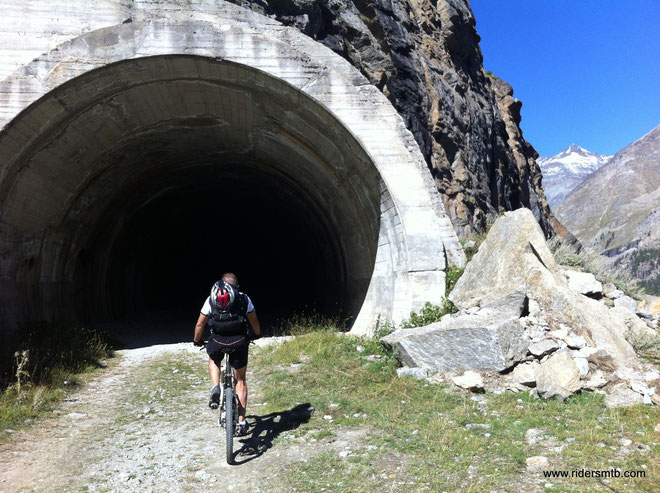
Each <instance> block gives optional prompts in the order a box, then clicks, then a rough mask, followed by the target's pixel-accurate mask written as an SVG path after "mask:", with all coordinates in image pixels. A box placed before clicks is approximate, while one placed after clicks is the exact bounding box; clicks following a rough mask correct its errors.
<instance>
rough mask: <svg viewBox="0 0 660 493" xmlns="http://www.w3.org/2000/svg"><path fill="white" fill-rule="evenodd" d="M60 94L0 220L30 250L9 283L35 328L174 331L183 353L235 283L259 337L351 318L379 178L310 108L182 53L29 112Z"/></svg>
mask: <svg viewBox="0 0 660 493" xmlns="http://www.w3.org/2000/svg"><path fill="white" fill-rule="evenodd" d="M67 96H69V97H71V98H72V99H71V100H70V102H69V107H68V110H67V112H66V113H65V115H63V118H60V119H57V118H53V119H52V120H51V121H49V125H46V126H45V128H43V129H42V131H41V134H40V138H39V139H37V141H35V142H34V145H32V146H26V149H25V150H24V151H23V153H22V158H23V164H24V166H23V167H22V169H21V170H20V173H19V176H20V180H18V183H17V185H16V186H15V187H14V189H13V191H12V193H13V195H14V196H16V195H18V196H21V194H23V196H28V197H30V200H28V201H26V203H27V205H25V203H23V202H20V201H13V202H12V201H9V202H8V203H6V204H5V205H6V207H5V214H4V218H3V219H4V220H5V222H6V223H9V222H11V221H14V226H15V227H16V228H22V229H23V230H24V232H25V230H28V231H27V232H28V233H30V231H29V230H30V229H32V231H31V233H32V234H33V235H35V237H36V238H40V242H41V246H40V247H39V252H38V254H37V255H31V256H28V257H29V268H24V270H23V272H22V273H20V274H19V277H21V278H22V280H23V281H24V282H27V284H28V285H29V286H31V287H29V289H28V291H30V290H31V291H32V292H33V293H35V294H36V295H37V296H36V297H35V298H36V299H34V301H35V302H37V303H38V304H39V305H40V307H39V313H40V315H41V316H42V317H43V318H47V319H54V320H58V319H59V320H86V321H92V322H108V321H110V322H112V321H122V322H126V321H131V320H135V319H140V320H142V321H154V326H162V323H161V322H165V321H174V320H182V321H186V324H185V325H184V327H185V335H182V337H183V340H188V339H189V335H190V334H189V332H190V327H191V324H192V323H194V321H195V320H196V318H197V316H198V314H199V310H200V308H201V306H202V303H203V302H204V299H205V298H206V296H208V293H209V291H210V288H211V286H212V284H213V283H214V282H215V281H216V280H217V279H219V278H220V276H221V275H222V273H224V272H227V271H231V272H235V273H236V274H237V275H238V277H239V281H240V284H241V289H242V290H243V291H244V292H246V293H248V294H249V295H250V296H251V298H252V300H253V302H254V304H255V306H256V307H257V309H258V310H257V311H258V314H259V317H260V319H261V320H262V321H263V322H265V323H266V325H270V324H276V323H278V322H279V321H281V320H282V319H283V318H286V317H289V316H291V315H293V314H297V313H303V312H306V313H309V312H316V313H319V314H322V315H327V316H335V315H340V316H342V317H344V318H345V319H346V320H347V324H348V325H349V326H350V324H351V323H352V322H353V321H354V320H355V317H356V316H357V314H358V312H359V310H360V308H361V306H362V303H363V301H364V299H365V296H366V293H367V288H368V286H369V283H370V280H371V275H372V272H373V269H374V265H375V261H376V251H377V249H378V238H379V231H380V217H381V213H380V206H381V199H382V197H381V194H382V190H383V187H382V186H381V183H382V180H381V178H380V175H379V173H378V171H377V170H376V168H375V166H374V165H373V163H372V162H371V161H370V159H369V157H368V156H367V155H366V153H365V152H364V150H363V149H362V148H361V146H360V145H359V144H358V143H357V142H356V141H355V138H354V137H353V136H352V135H351V134H350V133H349V132H348V131H347V130H346V129H345V128H344V126H343V125H341V124H340V123H339V122H338V121H337V120H336V118H334V117H333V116H332V115H331V114H330V113H328V112H327V111H326V110H325V109H323V108H322V107H321V106H320V105H319V104H318V103H316V102H314V101H313V100H311V99H310V98H309V97H307V96H304V95H303V94H301V93H300V91H298V90H297V89H295V88H294V87H292V86H290V85H288V84H287V83H286V82H283V81H281V80H278V79H274V78H271V77H267V76H264V75H263V74H260V73H258V72H256V71H255V70H254V69H251V68H250V67H246V66H242V65H238V64H234V63H229V62H220V61H217V60H212V59H208V58H203V57H193V56H178V55H177V56H169V55H168V56H155V57H149V58H140V59H135V60H125V61H122V62H118V63H115V64H112V65H109V66H107V67H104V68H101V69H98V70H94V71H92V72H89V73H87V74H85V75H83V76H80V77H78V78H75V79H73V80H71V81H70V82H68V83H67V84H64V85H63V86H61V87H60V88H58V89H56V90H54V91H52V92H51V93H49V94H48V95H47V96H46V97H45V98H44V101H40V102H38V103H37V104H36V106H39V105H40V104H41V105H47V104H48V103H49V100H55V101H62V100H63V99H64V98H66V97H67ZM34 218H36V220H34ZM25 262H26V261H25V260H24V261H23V264H24V265H27V264H26V263H25ZM155 322H158V323H155ZM105 326H106V327H107V326H108V325H107V324H105ZM182 334H184V333H183V332H182Z"/></svg>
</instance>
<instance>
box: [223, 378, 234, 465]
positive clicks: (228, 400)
mask: <svg viewBox="0 0 660 493" xmlns="http://www.w3.org/2000/svg"><path fill="white" fill-rule="evenodd" d="M235 413H236V408H235V406H234V390H233V389H232V388H231V387H227V388H226V389H225V430H226V432H227V437H226V441H227V445H226V449H227V464H231V463H232V461H233V460H234V414H235Z"/></svg>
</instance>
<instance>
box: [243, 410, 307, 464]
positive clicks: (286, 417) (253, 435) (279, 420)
mask: <svg viewBox="0 0 660 493" xmlns="http://www.w3.org/2000/svg"><path fill="white" fill-rule="evenodd" d="M313 412H314V408H313V407H312V406H311V404H310V403H309V402H307V403H305V404H298V405H297V406H295V407H293V408H291V409H289V410H287V411H282V412H278V413H270V414H267V415H266V416H248V417H249V418H253V419H254V421H255V424H254V425H253V426H252V427H251V428H250V430H249V432H248V433H249V434H248V435H247V436H246V437H245V438H242V439H241V440H240V442H241V444H242V445H243V446H242V447H241V448H240V449H239V450H237V451H236V454H235V456H234V459H235V460H234V465H241V464H245V463H246V462H249V461H251V460H254V459H256V458H257V457H260V456H262V455H263V454H264V453H265V452H266V451H267V450H268V449H269V448H271V447H272V446H273V441H274V440H275V439H276V438H277V437H278V436H279V435H280V434H282V433H284V432H285V431H290V430H295V429H296V428H298V427H299V426H300V425H301V424H304V423H307V422H308V421H309V420H310V418H311V417H312V413H313Z"/></svg>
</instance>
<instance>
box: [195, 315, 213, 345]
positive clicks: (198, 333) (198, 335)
mask: <svg viewBox="0 0 660 493" xmlns="http://www.w3.org/2000/svg"><path fill="white" fill-rule="evenodd" d="M208 319H209V317H207V316H206V315H204V314H203V313H200V314H199V318H198V319H197V324H196V325H195V336H194V337H193V341H195V342H199V341H201V340H202V335H204V326H205V325H206V321H207V320H208Z"/></svg>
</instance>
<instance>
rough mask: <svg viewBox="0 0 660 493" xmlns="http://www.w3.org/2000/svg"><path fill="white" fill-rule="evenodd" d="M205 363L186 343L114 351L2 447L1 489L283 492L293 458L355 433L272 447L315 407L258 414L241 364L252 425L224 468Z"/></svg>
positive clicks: (344, 442)
mask: <svg viewBox="0 0 660 493" xmlns="http://www.w3.org/2000/svg"><path fill="white" fill-rule="evenodd" d="M260 342H261V341H260ZM265 342H266V341H264V343H265ZM271 342H272V341H271ZM205 371H206V355H205V353H203V352H200V351H199V350H197V349H196V348H194V347H193V346H192V345H191V344H189V343H186V344H183V343H180V344H168V345H158V346H150V347H144V348H138V349H130V350H124V351H119V358H117V359H116V360H114V361H112V362H111V364H110V366H109V368H108V369H106V370H102V371H101V372H99V373H97V374H96V375H94V376H93V377H92V378H91V380H90V381H89V382H88V383H86V384H85V385H84V386H83V387H81V389H80V390H79V391H78V392H76V393H72V394H70V395H69V397H68V398H67V399H66V401H65V402H63V403H62V404H61V406H60V407H59V409H57V410H56V411H54V412H53V414H52V416H51V417H49V418H47V419H45V420H43V421H40V422H39V423H38V424H36V425H34V426H32V427H31V428H30V429H28V430H26V431H21V432H16V433H15V434H14V439H13V440H12V441H11V442H8V443H5V444H4V445H1V446H0V468H1V470H2V473H1V475H0V491H2V492H5V491H6V492H16V491H40V492H43V491H140V492H143V491H145V492H148V491H159V492H160V491H181V492H187V491H200V490H202V491H208V490H211V489H212V490H215V491H234V492H243V491H245V492H247V491H250V492H255V491H257V492H258V491H269V492H273V491H289V490H290V488H288V487H287V486H286V483H285V481H284V480H283V476H284V475H286V471H287V467H288V466H289V465H290V464H292V463H297V462H300V461H306V460H307V459H308V458H309V457H312V456H313V455H315V454H316V453H319V452H321V451H322V450H328V447H330V449H332V448H333V443H339V444H341V446H342V447H346V446H350V445H351V443H352V442H356V441H358V440H359V439H360V431H359V430H357V431H356V430H353V431H351V432H350V433H349V435H347V436H345V437H341V438H342V439H341V440H337V441H335V442H333V443H321V442H317V443H307V441H306V440H304V439H302V438H300V437H298V438H294V437H292V439H291V440H279V441H278V442H277V443H276V444H275V445H273V441H274V439H275V438H278V437H286V436H287V434H289V435H290V434H291V430H293V429H295V428H296V427H297V426H299V425H300V424H301V423H304V422H306V421H308V420H309V419H310V416H311V413H312V412H313V409H311V408H309V405H305V404H299V405H297V406H295V407H293V408H292V409H289V410H284V411H282V412H277V413H272V414H269V415H260V413H259V407H260V406H261V402H260V400H259V381H258V379H256V378H253V377H254V375H252V374H251V373H250V372H248V384H249V389H250V401H249V404H248V421H249V422H250V423H251V429H250V433H249V434H248V436H247V437H244V438H239V439H235V443H234V447H235V450H238V454H237V456H236V462H235V465H231V466H229V465H227V464H226V462H225V458H224V450H225V443H224V434H223V432H224V430H222V429H221V428H220V427H219V426H218V424H217V411H215V412H213V411H211V410H209V409H208V407H207V402H208V401H207V399H208V391H209V383H208V381H207V375H206V373H205ZM314 442H316V441H314Z"/></svg>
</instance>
